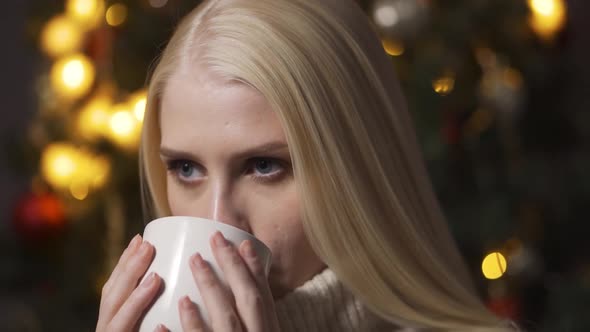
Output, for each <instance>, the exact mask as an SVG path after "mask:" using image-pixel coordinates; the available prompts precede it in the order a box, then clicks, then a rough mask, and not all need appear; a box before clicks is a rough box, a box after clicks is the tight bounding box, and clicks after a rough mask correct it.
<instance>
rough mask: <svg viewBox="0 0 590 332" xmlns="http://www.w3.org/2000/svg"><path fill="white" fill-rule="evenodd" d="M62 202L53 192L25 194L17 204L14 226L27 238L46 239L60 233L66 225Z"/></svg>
mask: <svg viewBox="0 0 590 332" xmlns="http://www.w3.org/2000/svg"><path fill="white" fill-rule="evenodd" d="M65 223H66V222H65V210H64V206H63V204H62V202H61V201H60V200H59V199H58V198H57V197H56V196H55V195H53V194H51V193H42V194H33V193H29V194H26V195H25V196H23V197H22V198H21V199H20V200H19V201H18V202H17V205H16V208H15V210H14V217H13V226H14V228H15V230H16V231H17V233H19V234H20V235H21V236H22V237H23V238H24V239H25V240H35V241H40V240H46V239H49V238H53V237H55V236H56V235H59V234H60V233H61V232H62V231H63V229H64V226H65Z"/></svg>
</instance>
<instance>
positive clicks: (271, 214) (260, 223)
mask: <svg viewBox="0 0 590 332" xmlns="http://www.w3.org/2000/svg"><path fill="white" fill-rule="evenodd" d="M254 205H256V207H254V206H252V207H253V209H252V210H251V211H252V212H251V213H250V214H249V222H250V227H252V232H253V233H254V236H256V237H257V238H259V239H260V240H262V241H263V242H264V243H265V244H266V245H267V246H269V247H270V248H271V250H273V252H275V254H279V255H282V252H283V251H288V250H294V249H295V248H296V247H298V246H300V245H301V242H303V240H304V237H305V236H304V233H303V225H302V223H301V210H300V204H299V199H298V196H297V195H296V193H289V194H288V195H280V196H274V197H273V198H272V199H270V200H268V201H266V202H264V203H263V204H261V203H260V202H258V204H254Z"/></svg>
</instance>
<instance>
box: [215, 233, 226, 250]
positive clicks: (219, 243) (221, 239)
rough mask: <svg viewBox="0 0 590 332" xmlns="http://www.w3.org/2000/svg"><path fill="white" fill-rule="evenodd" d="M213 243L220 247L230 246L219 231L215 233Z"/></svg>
mask: <svg viewBox="0 0 590 332" xmlns="http://www.w3.org/2000/svg"><path fill="white" fill-rule="evenodd" d="M213 242H214V243H215V245H216V246H218V247H227V245H228V242H227V240H226V239H225V238H224V237H223V234H221V232H219V231H217V232H216V233H215V235H214V236H213Z"/></svg>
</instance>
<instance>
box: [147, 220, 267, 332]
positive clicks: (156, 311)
mask: <svg viewBox="0 0 590 332" xmlns="http://www.w3.org/2000/svg"><path fill="white" fill-rule="evenodd" d="M216 231H220V232H221V233H222V234H223V236H224V237H225V238H226V239H227V240H228V241H230V242H232V243H233V244H234V245H235V246H236V247H237V246H239V244H240V243H241V242H242V241H244V240H250V241H251V242H252V245H253V248H254V251H255V252H256V254H257V256H258V257H259V259H260V261H261V262H262V264H263V266H264V273H265V275H266V276H267V277H268V272H269V270H270V263H271V252H270V249H269V248H268V247H267V246H266V245H264V243H262V242H261V241H260V240H258V239H256V238H255V237H254V236H253V235H251V234H249V233H248V232H245V231H243V230H241V229H239V228H236V227H233V226H230V225H227V224H224V223H221V222H218V221H214V220H209V219H203V218H195V217H185V216H173V217H164V218H159V219H155V220H153V221H151V222H149V223H148V224H147V226H146V227H145V230H144V233H143V239H144V240H145V241H148V242H149V243H151V244H152V245H153V246H154V248H155V257H154V260H153V261H152V263H151V265H150V266H149V268H148V270H147V272H146V273H145V275H144V277H143V278H142V280H141V282H143V279H145V278H146V277H147V276H148V275H149V274H150V273H151V272H156V273H157V274H158V275H159V276H160V277H161V278H162V281H163V286H162V290H161V292H160V294H159V295H158V297H157V298H156V300H155V302H154V303H153V304H152V305H151V306H150V307H149V308H148V310H147V312H146V313H145V315H144V316H143V317H142V320H141V323H140V325H139V332H153V331H154V329H155V328H156V327H157V326H158V324H164V325H165V326H166V327H167V328H168V329H169V330H170V331H171V332H176V331H182V325H181V324H180V316H179V312H178V301H179V300H180V299H181V298H182V297H183V296H185V295H188V297H189V298H190V299H191V301H192V302H194V303H196V304H197V305H198V306H199V310H200V312H201V316H202V317H203V319H204V320H205V321H207V322H208V321H209V319H208V314H207V310H206V308H205V306H204V304H203V301H202V299H201V296H200V294H199V290H198V288H197V284H196V283H195V281H194V278H193V275H192V273H191V270H190V267H189V259H190V257H191V256H192V255H193V254H195V253H196V252H199V253H200V254H201V256H202V257H203V259H204V260H206V261H208V262H209V264H210V265H211V267H212V269H213V270H214V271H215V273H216V274H217V276H218V277H219V279H220V280H221V281H222V282H223V283H224V284H225V285H227V283H226V281H225V278H224V276H223V273H222V271H221V269H220V268H219V266H218V265H217V261H216V260H215V257H214V256H213V252H212V251H211V247H210V245H209V243H210V242H209V239H210V238H211V236H212V235H213V234H214V233H215V232H216Z"/></svg>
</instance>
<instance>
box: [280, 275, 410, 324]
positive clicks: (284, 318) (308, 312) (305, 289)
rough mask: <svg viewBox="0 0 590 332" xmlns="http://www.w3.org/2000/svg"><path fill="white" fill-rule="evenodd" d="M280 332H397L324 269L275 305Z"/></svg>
mask: <svg viewBox="0 0 590 332" xmlns="http://www.w3.org/2000/svg"><path fill="white" fill-rule="evenodd" d="M275 307H276V311H277V316H278V319H279V323H280V325H281V331H282V332H316V331H317V332H331V331H334V332H347V331H355V332H357V331H367V332H377V331H379V332H383V331H400V330H403V329H400V328H399V327H396V326H395V325H393V324H391V323H389V322H387V321H385V320H383V319H382V318H380V317H378V316H376V315H375V314H373V313H371V312H370V311H369V310H368V309H367V308H366V307H365V306H364V305H363V304H362V303H361V302H360V301H359V300H358V299H356V298H355V297H354V296H353V294H352V293H351V292H349V291H348V290H347V289H345V288H344V285H343V284H342V283H341V282H340V281H339V280H338V278H337V277H336V275H335V274H334V272H333V271H332V270H330V269H325V270H324V271H323V272H321V273H319V274H318V275H316V276H315V277H313V279H311V280H309V281H307V282H306V283H305V284H303V285H302V286H300V287H298V288H296V289H295V290H293V291H292V292H291V293H289V294H287V295H285V297H283V298H282V299H280V300H278V301H277V302H276V304H275Z"/></svg>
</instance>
